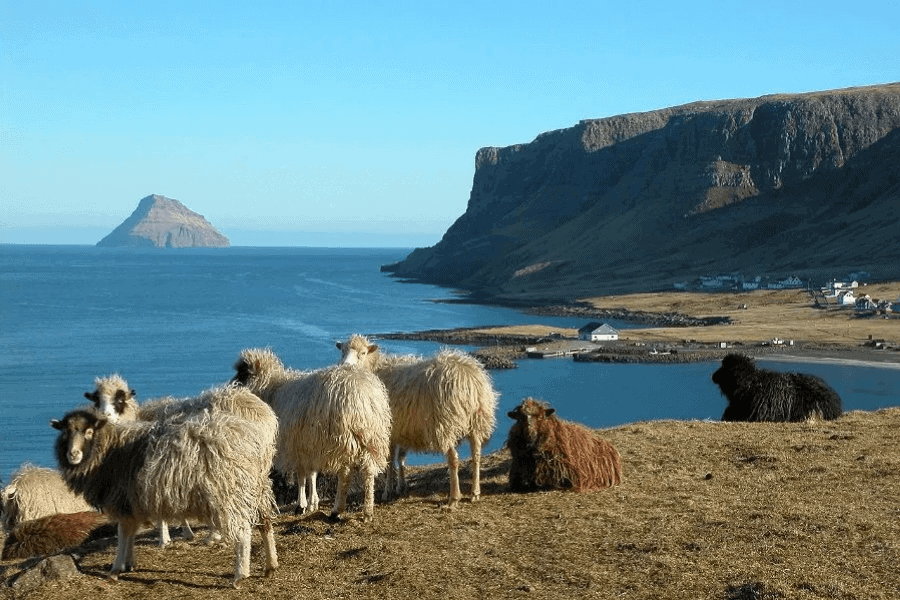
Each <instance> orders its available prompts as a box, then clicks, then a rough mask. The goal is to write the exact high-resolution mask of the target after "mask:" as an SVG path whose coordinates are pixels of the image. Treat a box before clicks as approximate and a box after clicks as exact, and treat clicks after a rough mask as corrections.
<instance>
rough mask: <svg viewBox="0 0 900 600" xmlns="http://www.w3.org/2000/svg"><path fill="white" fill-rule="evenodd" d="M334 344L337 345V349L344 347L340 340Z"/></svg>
mask: <svg viewBox="0 0 900 600" xmlns="http://www.w3.org/2000/svg"><path fill="white" fill-rule="evenodd" d="M334 345H335V346H336V347H337V349H338V350H343V349H344V345H343V344H342V343H340V342H335V343H334Z"/></svg>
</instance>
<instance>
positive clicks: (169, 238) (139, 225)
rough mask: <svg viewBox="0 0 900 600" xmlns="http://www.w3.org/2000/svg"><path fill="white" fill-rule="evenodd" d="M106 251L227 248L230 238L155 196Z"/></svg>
mask: <svg viewBox="0 0 900 600" xmlns="http://www.w3.org/2000/svg"><path fill="white" fill-rule="evenodd" d="M97 245H98V246H104V247H137V248H140V247H155V248H198V247H211V248H226V247H228V246H229V245H230V242H229V241H228V238H227V237H225V236H224V235H222V234H221V233H220V232H219V231H218V230H217V229H216V228H215V227H213V226H212V225H211V224H210V223H209V221H207V220H206V219H205V218H204V217H203V215H199V214H197V213H195V212H194V211H192V210H190V209H189V208H188V207H186V206H185V205H184V204H182V203H181V202H179V201H178V200H173V199H172V198H166V197H165V196H160V195H158V194H152V195H150V196H147V197H146V198H143V199H142V200H141V201H140V202H139V203H138V207H137V208H136V209H135V211H134V212H133V213H132V214H131V216H130V217H128V218H127V219H125V221H123V222H122V224H121V225H119V226H118V227H116V228H115V229H114V230H113V231H112V232H111V233H110V234H109V235H107V236H106V237H104V238H103V239H102V240H100V241H99V242H97Z"/></svg>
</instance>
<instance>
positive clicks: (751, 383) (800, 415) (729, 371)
mask: <svg viewBox="0 0 900 600" xmlns="http://www.w3.org/2000/svg"><path fill="white" fill-rule="evenodd" d="M712 380H713V383H715V384H716V385H718V386H719V389H720V390H721V391H722V395H723V396H725V398H726V399H727V400H728V407H727V408H726V409H725V412H724V413H723V414H722V420H723V421H777V422H785V421H794V422H796V421H805V420H807V419H810V418H814V417H818V418H821V419H826V420H831V419H837V418H838V417H840V416H841V413H842V409H841V397H840V396H839V395H838V393H837V392H836V391H835V390H834V389H833V388H832V387H831V386H829V385H828V384H827V383H825V382H824V381H823V380H822V379H820V378H819V377H816V376H814V375H807V374H805V373H779V372H777V371H769V370H768V369H760V368H758V367H757V366H756V364H755V363H754V361H753V359H752V358H750V357H749V356H745V355H743V354H728V355H726V356H725V358H723V359H722V366H721V367H719V369H718V370H717V371H716V372H715V373H713V374H712Z"/></svg>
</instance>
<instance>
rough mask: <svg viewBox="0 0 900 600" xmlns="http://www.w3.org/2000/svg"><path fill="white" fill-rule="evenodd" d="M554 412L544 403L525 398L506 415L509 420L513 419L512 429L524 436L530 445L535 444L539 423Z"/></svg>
mask: <svg viewBox="0 0 900 600" xmlns="http://www.w3.org/2000/svg"><path fill="white" fill-rule="evenodd" d="M555 412H556V409H555V408H552V407H551V406H550V405H548V404H547V403H545V402H540V401H538V400H535V399H534V398H525V400H523V401H522V404H520V405H519V406H517V407H516V408H515V409H514V410H512V411H510V412H508V413H507V415H508V416H509V418H510V419H514V420H515V421H516V424H515V425H513V427H514V428H516V429H518V432H519V433H520V434H524V435H525V437H526V438H527V439H528V441H529V442H530V443H532V444H533V443H535V442H536V441H537V438H538V428H539V424H540V422H541V421H543V420H545V419H548V418H550V417H552V416H553V414H554V413H555Z"/></svg>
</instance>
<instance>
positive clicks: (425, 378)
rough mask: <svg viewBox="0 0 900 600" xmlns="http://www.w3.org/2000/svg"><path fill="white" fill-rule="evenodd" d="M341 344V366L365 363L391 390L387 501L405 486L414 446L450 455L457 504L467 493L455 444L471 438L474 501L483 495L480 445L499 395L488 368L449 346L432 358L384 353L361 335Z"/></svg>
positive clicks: (451, 501) (486, 435)
mask: <svg viewBox="0 0 900 600" xmlns="http://www.w3.org/2000/svg"><path fill="white" fill-rule="evenodd" d="M337 347H338V349H339V350H341V355H342V356H341V363H342V364H345V365H361V366H364V367H365V368H366V369H368V370H370V371H372V372H374V373H375V374H376V375H378V377H379V378H380V379H381V380H382V381H383V382H384V384H385V386H386V387H387V390H388V397H389V398H390V402H391V412H392V414H393V419H394V427H393V429H392V430H391V455H390V466H389V469H388V476H387V485H386V486H385V489H384V496H383V499H384V500H388V499H390V496H391V492H392V490H391V488H392V487H393V485H392V482H393V480H394V479H395V478H396V491H395V493H397V494H401V493H403V492H404V491H405V490H406V488H407V484H406V464H405V457H406V452H407V450H414V451H420V452H440V453H442V454H444V455H445V456H446V457H447V464H448V467H449V472H450V496H449V505H450V506H451V507H453V506H455V505H456V504H458V502H459V500H460V498H461V497H462V493H461V492H460V488H459V454H458V453H457V450H456V447H457V446H458V445H459V443H460V441H461V440H463V439H468V440H469V447H470V449H471V452H472V500H473V501H475V500H477V499H478V497H479V496H480V495H481V448H482V447H483V446H484V444H485V443H487V441H488V439H490V437H491V434H492V433H493V431H494V426H495V424H496V416H495V413H496V409H497V398H498V395H497V393H496V392H495V391H494V388H493V385H492V384H491V379H490V377H489V376H488V374H487V372H486V371H485V369H484V367H482V366H481V364H480V363H479V362H478V361H477V360H475V359H474V358H472V357H471V356H469V355H468V354H465V353H463V352H458V351H455V350H448V349H444V350H441V351H440V352H438V353H437V354H436V355H435V356H434V357H431V358H428V359H423V358H420V357H415V356H398V355H385V354H383V353H381V352H379V351H378V346H377V345H375V344H372V343H370V342H369V340H368V339H366V338H365V337H364V336H361V335H358V334H354V335H352V336H350V338H349V339H348V340H347V341H346V342H343V343H341V342H338V343H337ZM395 463H396V464H395ZM398 471H399V473H398Z"/></svg>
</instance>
